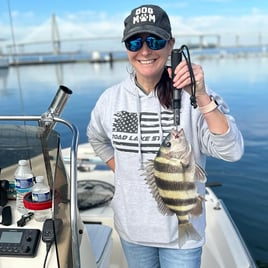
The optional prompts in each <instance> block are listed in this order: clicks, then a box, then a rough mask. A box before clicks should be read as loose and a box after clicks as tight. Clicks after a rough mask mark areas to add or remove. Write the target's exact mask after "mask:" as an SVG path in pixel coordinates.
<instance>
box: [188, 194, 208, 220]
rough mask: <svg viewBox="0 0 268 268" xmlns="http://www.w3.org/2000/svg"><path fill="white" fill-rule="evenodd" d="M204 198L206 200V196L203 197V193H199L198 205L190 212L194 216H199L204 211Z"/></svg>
mask: <svg viewBox="0 0 268 268" xmlns="http://www.w3.org/2000/svg"><path fill="white" fill-rule="evenodd" d="M204 200H205V199H204V197H202V196H201V195H199V196H198V197H197V202H196V206H195V207H194V208H192V209H191V210H190V211H189V213H190V214H191V215H192V216H199V215H201V214H202V212H203V206H202V203H203V201H204Z"/></svg>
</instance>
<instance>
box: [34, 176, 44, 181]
mask: <svg viewBox="0 0 268 268" xmlns="http://www.w3.org/2000/svg"><path fill="white" fill-rule="evenodd" d="M35 181H36V182H43V181H44V177H43V176H36V177H35Z"/></svg>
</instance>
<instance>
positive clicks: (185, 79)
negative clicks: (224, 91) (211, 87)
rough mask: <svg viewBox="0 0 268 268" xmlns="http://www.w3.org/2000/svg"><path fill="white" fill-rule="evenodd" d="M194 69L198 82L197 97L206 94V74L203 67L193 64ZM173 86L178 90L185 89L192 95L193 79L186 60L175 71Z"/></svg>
mask: <svg viewBox="0 0 268 268" xmlns="http://www.w3.org/2000/svg"><path fill="white" fill-rule="evenodd" d="M192 69H193V73H194V76H195V82H196V96H200V95H204V94H206V87H205V81H204V72H203V69H202V67H201V65H198V64H194V63H192ZM173 86H174V87H176V88H183V89H184V90H185V91H187V92H188V93H189V94H191V77H190V72H189V68H188V65H187V63H186V61H185V60H183V61H181V62H180V64H178V66H177V67H176V69H175V76H174V79H173Z"/></svg>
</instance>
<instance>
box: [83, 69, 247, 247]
mask: <svg viewBox="0 0 268 268" xmlns="http://www.w3.org/2000/svg"><path fill="white" fill-rule="evenodd" d="M208 93H209V94H210V95H213V96H214V99H215V100H216V101H217V103H218V104H219V107H218V109H220V110H221V111H222V112H223V113H225V114H226V116H227V118H228V123H229V130H228V132H227V133H225V134H224V135H214V134H213V133H211V132H210V131H209V129H208V127H207V124H206V122H205V120H204V117H203V116H202V114H201V113H200V112H199V110H198V109H193V107H192V106H191V104H190V100H189V97H190V95H189V94H188V93H186V92H185V91H183V93H182V105H181V118H180V123H181V127H182V128H183V129H184V132H185V135H186V137H187V139H188V141H189V142H190V143H191V145H192V147H193V151H194V155H195V161H196V163H197V164H198V165H200V166H201V167H202V168H203V169H204V168H205V164H206V155H208V156H213V157H216V158H219V159H223V160H226V161H236V160H239V159H240V158H241V156H242V154H243V150H244V145H243V138H242V135H241V133H240V131H239V130H238V128H237V126H236V124H235V120H234V118H233V117H231V116H230V115H229V114H228V113H229V109H228V107H227V105H226V104H225V103H224V101H223V99H222V98H221V97H220V96H219V95H217V94H215V93H214V92H212V91H208ZM173 127H174V121H173V111H172V110H167V109H165V108H163V107H162V106H161V105H160V103H159V100H158V97H157V96H156V94H155V92H154V91H152V92H151V93H150V94H148V95H146V94H145V93H144V92H143V91H142V90H141V89H140V88H139V87H137V86H136V83H135V79H134V74H131V75H130V76H129V77H128V78H127V79H126V80H124V81H122V82H121V83H119V84H117V85H114V86H112V87H111V88H108V89H107V90H106V91H105V92H104V93H103V94H102V95H101V96H100V98H99V100H98V101H97V103H96V106H95V108H94V109H93V111H92V113H91V121H90V123H89V125H88V128H87V135H88V138H89V142H90V143H91V145H92V147H93V149H94V150H95V152H96V154H97V155H98V156H99V157H101V158H102V160H104V161H105V162H107V161H108V160H110V159H111V158H112V157H114V158H115V174H114V179H115V194H114V197H113V200H112V203H111V205H112V208H113V210H114V221H115V222H114V223H115V228H116V230H117V231H118V233H119V235H120V237H122V238H123V239H124V240H127V241H129V242H132V243H140V244H142V245H147V246H156V247H168V248H178V247H179V246H178V220H177V217H176V215H172V216H163V215H162V214H161V212H159V210H158V207H157V203H156V201H155V199H154V198H153V196H152V194H151V192H150V189H149V187H148V185H147V184H146V182H145V180H144V175H143V173H144V171H143V166H144V165H145V164H146V162H148V160H151V159H154V157H155V155H156V153H157V151H158V149H159V146H160V144H161V143H162V140H163V138H164V137H165V136H167V134H168V133H169V132H170V130H171V129H172V128H173ZM198 191H199V193H200V194H201V195H203V196H204V195H205V186H204V184H201V183H200V184H198ZM191 222H192V224H193V226H194V228H195V229H196V230H197V231H198V233H199V234H200V235H201V237H202V240H201V241H191V240H190V241H187V242H186V243H185V244H184V246H183V248H195V247H199V246H202V245H203V244H204V241H205V239H204V238H205V225H206V222H205V209H203V214H202V215H201V216H199V217H195V218H191Z"/></svg>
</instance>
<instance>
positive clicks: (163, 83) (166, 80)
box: [155, 68, 173, 109]
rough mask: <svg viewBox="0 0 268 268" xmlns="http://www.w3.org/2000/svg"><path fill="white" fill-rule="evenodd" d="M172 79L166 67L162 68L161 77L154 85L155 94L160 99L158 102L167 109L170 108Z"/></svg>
mask: <svg viewBox="0 0 268 268" xmlns="http://www.w3.org/2000/svg"><path fill="white" fill-rule="evenodd" d="M171 82H172V80H171V78H170V77H169V74H168V71H167V68H165V69H164V71H163V73H162V76H161V79H160V80H159V82H158V84H157V85H156V89H155V90H156V94H157V97H158V99H159V101H160V104H161V105H162V106H163V107H164V108H167V109H171V108H172V96H173V94H172V84H171Z"/></svg>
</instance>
